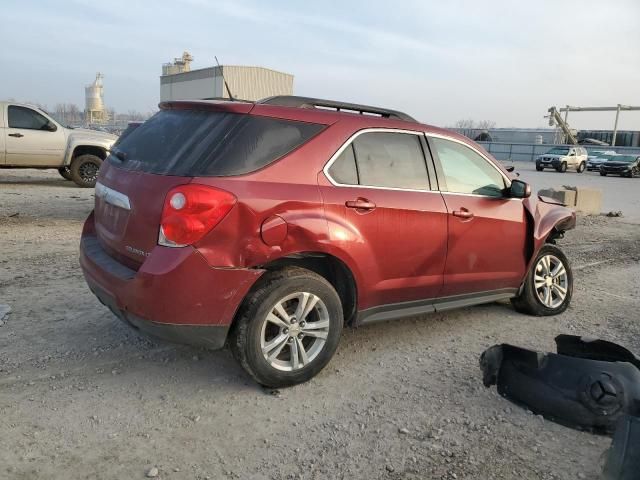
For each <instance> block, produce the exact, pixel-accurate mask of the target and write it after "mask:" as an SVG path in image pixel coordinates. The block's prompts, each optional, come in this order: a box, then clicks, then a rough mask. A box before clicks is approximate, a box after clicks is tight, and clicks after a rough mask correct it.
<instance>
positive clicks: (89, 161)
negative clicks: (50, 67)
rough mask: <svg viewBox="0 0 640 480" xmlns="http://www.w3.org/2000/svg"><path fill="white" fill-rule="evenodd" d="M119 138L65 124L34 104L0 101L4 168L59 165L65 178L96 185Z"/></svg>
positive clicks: (0, 158)
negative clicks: (108, 152)
mask: <svg viewBox="0 0 640 480" xmlns="http://www.w3.org/2000/svg"><path fill="white" fill-rule="evenodd" d="M117 138H118V137H116V136H115V135H111V134H109V133H103V132H98V131H94V130H86V129H82V128H77V129H76V128H68V127H63V126H62V125H60V124H59V123H58V122H56V121H55V120H54V119H53V118H51V116H49V115H48V114H47V113H46V112H44V111H43V110H41V109H39V108H38V107H34V106H33V105H25V104H19V103H14V102H0V168H55V169H57V170H58V172H60V175H62V176H63V177H64V178H65V179H67V180H73V181H74V182H75V183H76V184H78V185H79V186H81V187H93V186H94V185H95V184H96V178H97V176H98V170H99V169H100V165H101V164H102V161H103V160H104V159H105V158H106V157H107V151H108V150H109V149H110V148H111V145H113V142H115V141H116V139H117Z"/></svg>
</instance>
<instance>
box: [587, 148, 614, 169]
mask: <svg viewBox="0 0 640 480" xmlns="http://www.w3.org/2000/svg"><path fill="white" fill-rule="evenodd" d="M616 155H617V153H616V152H614V151H613V150H601V151H594V152H589V157H588V158H587V170H588V171H590V172H591V171H594V170H600V165H602V164H603V163H604V162H606V161H607V160H610V159H611V158H613V157H615V156H616Z"/></svg>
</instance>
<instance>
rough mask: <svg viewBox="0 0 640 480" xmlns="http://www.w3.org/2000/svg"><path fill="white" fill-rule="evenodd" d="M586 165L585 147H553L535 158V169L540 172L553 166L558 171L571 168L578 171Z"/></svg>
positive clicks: (582, 169)
mask: <svg viewBox="0 0 640 480" xmlns="http://www.w3.org/2000/svg"><path fill="white" fill-rule="evenodd" d="M586 167H587V149H586V148H584V147H578V146H575V147H565V146H559V147H553V148H552V149H551V150H549V151H548V152H547V153H545V154H544V155H540V156H539V157H538V158H536V170H537V171H539V172H541V171H542V170H544V169H545V168H554V169H555V170H557V171H558V172H566V171H567V169H569V168H571V169H574V170H576V171H577V172H578V173H582V172H584V169H585V168H586Z"/></svg>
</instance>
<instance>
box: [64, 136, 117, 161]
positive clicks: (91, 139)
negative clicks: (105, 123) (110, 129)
mask: <svg viewBox="0 0 640 480" xmlns="http://www.w3.org/2000/svg"><path fill="white" fill-rule="evenodd" d="M65 134H66V136H67V149H66V151H65V157H64V165H69V164H70V163H71V160H72V158H73V151H74V150H75V149H76V147H81V146H83V147H98V148H101V149H103V150H104V151H108V150H109V149H110V148H111V146H112V145H113V144H114V142H115V141H116V140H117V139H118V137H116V136H115V135H109V134H101V133H99V132H96V134H95V135H93V134H92V133H84V132H75V131H74V130H69V129H65Z"/></svg>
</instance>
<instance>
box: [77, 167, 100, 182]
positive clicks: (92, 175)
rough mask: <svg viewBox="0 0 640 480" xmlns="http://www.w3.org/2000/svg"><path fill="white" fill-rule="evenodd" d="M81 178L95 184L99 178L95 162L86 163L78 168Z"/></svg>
mask: <svg viewBox="0 0 640 480" xmlns="http://www.w3.org/2000/svg"><path fill="white" fill-rule="evenodd" d="M78 173H79V174H80V177H81V178H82V179H83V180H85V181H86V182H93V181H94V180H96V179H97V178H98V165H96V164H95V163H93V162H86V163H83V164H82V165H80V168H78Z"/></svg>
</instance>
